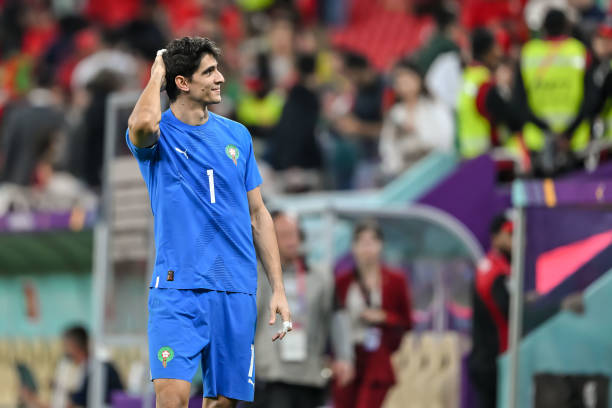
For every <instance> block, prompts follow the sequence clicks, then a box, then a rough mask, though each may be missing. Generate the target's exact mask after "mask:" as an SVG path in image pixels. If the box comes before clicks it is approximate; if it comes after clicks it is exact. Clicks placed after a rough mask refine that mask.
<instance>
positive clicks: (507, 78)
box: [457, 28, 521, 159]
mask: <svg viewBox="0 0 612 408" xmlns="http://www.w3.org/2000/svg"><path fill="white" fill-rule="evenodd" d="M471 50H472V62H471V64H470V65H468V66H467V67H466V68H465V70H464V71H463V84H462V88H461V92H460V94H459V102H458V105H457V121H458V143H459V151H460V152H461V155H462V156H463V157H465V158H468V159H469V158H474V157H477V156H480V155H481V154H483V153H485V152H487V151H489V150H490V149H491V148H492V146H504V145H505V146H509V145H510V144H511V143H512V141H513V139H512V138H511V136H510V132H512V131H516V130H519V129H520V126H521V121H520V115H519V114H517V113H516V112H517V107H516V106H514V105H513V104H512V102H511V100H510V99H511V95H510V93H511V89H512V83H511V81H512V75H511V74H510V75H508V74H506V75H504V72H503V70H504V69H506V70H507V69H508V68H507V67H505V66H504V65H502V64H501V62H502V61H501V58H502V50H501V48H500V46H499V45H498V44H497V42H496V41H495V37H494V36H493V34H492V33H491V32H490V31H489V30H487V29H486V28H477V29H476V30H474V31H473V32H472V37H471Z"/></svg>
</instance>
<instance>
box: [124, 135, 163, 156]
mask: <svg viewBox="0 0 612 408" xmlns="http://www.w3.org/2000/svg"><path fill="white" fill-rule="evenodd" d="M125 141H126V143H127V145H128V147H129V149H130V151H131V152H132V154H133V155H134V157H135V158H136V160H138V161H139V162H145V161H151V160H152V159H154V158H155V156H156V155H157V150H158V145H159V143H155V144H154V145H153V146H151V147H136V146H134V144H133V143H132V141H131V140H130V130H129V129H127V130H126V131H125Z"/></svg>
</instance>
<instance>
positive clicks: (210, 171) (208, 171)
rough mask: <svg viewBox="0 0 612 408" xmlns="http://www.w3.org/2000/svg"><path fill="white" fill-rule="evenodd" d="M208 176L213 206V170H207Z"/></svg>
mask: <svg viewBox="0 0 612 408" xmlns="http://www.w3.org/2000/svg"><path fill="white" fill-rule="evenodd" d="M206 174H208V189H209V190H210V202H211V203H212V204H214V203H215V179H214V175H213V170H212V169H208V170H206Z"/></svg>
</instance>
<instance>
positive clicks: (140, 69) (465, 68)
mask: <svg viewBox="0 0 612 408" xmlns="http://www.w3.org/2000/svg"><path fill="white" fill-rule="evenodd" d="M607 8H608V4H604V2H603V1H602V0H598V1H596V0H529V1H527V0H495V1H493V0H491V1H489V0H470V1H462V2H459V1H444V2H443V1H442V0H412V1H409V0H385V1H383V0H378V1H362V0H352V1H349V0H235V1H234V0H218V1H213V0H184V1H180V2H179V1H173V0H129V1H125V0H108V1H103V0H82V1H78V0H26V1H19V0H2V1H0V19H1V21H2V23H1V25H0V30H1V32H0V183H1V184H0V214H4V213H6V212H10V211H14V210H61V209H69V208H72V207H75V206H80V207H84V208H86V209H89V208H93V207H94V206H95V202H96V196H97V193H99V190H100V185H101V172H102V165H103V147H104V137H105V125H106V124H105V113H106V105H105V103H106V98H107V96H108V95H109V94H110V93H112V92H115V91H120V90H129V89H140V88H141V87H142V86H143V85H144V84H145V83H146V80H147V79H148V76H149V70H150V66H151V63H152V60H153V58H154V56H155V52H156V50H157V49H160V48H163V46H164V45H165V44H166V43H167V42H168V41H169V40H170V39H172V38H176V37H181V36H186V35H199V36H206V37H209V38H212V39H214V40H215V41H216V42H217V44H218V45H219V46H220V48H221V49H222V52H223V55H222V61H221V67H222V72H223V74H224V75H225V77H226V79H227V81H226V84H225V85H224V86H225V89H224V91H223V95H224V99H223V103H222V104H220V105H218V106H215V107H214V108H213V109H214V110H215V111H216V112H217V113H220V114H222V115H225V116H228V117H230V118H233V119H236V120H238V121H240V122H241V123H243V124H245V125H246V126H247V127H248V128H249V130H250V131H251V134H252V136H253V141H254V146H255V151H256V155H257V156H258V158H259V164H260V167H261V170H262V172H263V173H264V180H266V185H265V186H264V193H267V194H274V193H292V192H303V191H313V190H321V189H332V190H340V189H363V188H375V187H379V186H382V185H384V184H385V183H387V182H388V181H390V180H392V179H393V178H395V177H397V176H398V175H400V174H401V173H402V172H403V171H405V170H406V169H408V168H410V167H411V166H412V165H413V164H414V163H416V162H417V161H418V160H420V159H421V158H423V157H424V156H426V155H427V154H429V153H430V152H432V151H435V152H442V153H449V154H458V155H459V156H461V157H463V158H465V159H469V158H472V157H476V156H478V155H480V154H483V153H487V152H489V151H491V150H492V149H495V150H496V152H497V153H496V155H495V157H496V158H497V159H498V167H499V168H500V170H501V171H502V172H506V173H509V174H510V176H511V177H513V176H514V175H516V174H520V175H524V174H526V175H536V176H537V175H553V174H556V173H558V172H559V171H564V170H567V169H573V168H576V167H578V166H581V165H583V164H584V163H585V162H586V164H587V166H588V165H591V166H592V165H593V163H595V164H596V163H597V161H598V160H599V159H600V158H601V157H602V153H601V151H605V147H606V146H607V142H608V141H610V140H612V126H610V125H612V120H610V118H612V116H611V115H612V114H611V110H610V109H609V107H610V103H609V102H608V95H609V92H610V89H611V88H610V83H611V80H610V78H609V77H610V74H609V72H610V58H611V57H612V22H611V21H610V20H609V19H607V17H606V12H607ZM381 13H383V14H381ZM384 13H387V14H384ZM389 13H391V14H389ZM388 15H401V16H409V17H410V18H412V20H410V21H413V22H415V23H414V28H412V26H410V27H406V26H404V27H403V28H402V30H404V31H401V33H402V35H413V36H414V37H415V38H416V40H415V46H414V47H413V48H412V49H409V50H407V51H406V50H404V51H398V52H397V53H395V54H393V55H392V58H389V57H384V58H383V57H381V56H380V55H382V54H381V52H382V51H381V50H383V48H384V49H387V48H388V47H389V46H390V45H389V42H393V41H394V38H385V37H384V36H381V35H378V34H377V33H378V31H376V30H374V29H373V28H372V27H375V26H374V25H371V24H367V22H368V21H369V20H372V19H375V20H376V19H377V21H378V23H377V24H378V25H380V24H383V25H384V21H382V23H381V17H380V16H388ZM423 27H425V28H423ZM343 30H344V32H347V31H350V32H351V33H353V34H352V36H353V37H355V38H358V39H361V40H359V41H358V42H357V43H355V42H354V41H353V43H352V45H350V42H348V43H347V42H346V41H344V42H343V41H341V40H340V38H341V37H340V34H341V33H342V32H343ZM404 33H407V34H404ZM345 37H346V36H345ZM342 38H344V37H342ZM397 41H400V40H399V39H397ZM385 47H386V48H385ZM592 141H597V142H598V144H597V146H599V147H598V148H597V149H596V148H593V146H595V145H596V144H595V143H590V142H592ZM602 146H603V147H602Z"/></svg>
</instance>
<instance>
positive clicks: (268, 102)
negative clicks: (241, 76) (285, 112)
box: [236, 53, 284, 149]
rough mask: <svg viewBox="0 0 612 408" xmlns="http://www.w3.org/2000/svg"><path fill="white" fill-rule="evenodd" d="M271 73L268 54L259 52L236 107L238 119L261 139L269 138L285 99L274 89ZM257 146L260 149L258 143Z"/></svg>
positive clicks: (254, 136) (255, 136) (254, 135)
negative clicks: (243, 92) (245, 90)
mask: <svg viewBox="0 0 612 408" xmlns="http://www.w3.org/2000/svg"><path fill="white" fill-rule="evenodd" d="M271 75H272V74H271V72H270V58H269V56H268V54H265V53H259V54H257V56H256V57H255V67H254V72H253V74H252V75H251V76H250V77H248V78H247V89H248V90H247V92H245V94H244V95H242V97H241V98H240V100H239V102H238V106H237V107H236V116H237V118H238V120H239V121H240V122H241V123H243V124H244V125H245V126H246V127H247V128H248V129H249V132H250V133H251V134H252V135H253V138H257V139H259V140H260V141H261V140H265V139H267V138H268V136H269V132H270V130H271V129H272V127H273V126H274V125H276V123H277V122H278V120H279V118H280V115H281V112H282V109H283V103H284V99H283V97H282V96H281V95H280V94H279V93H278V92H277V91H276V90H275V89H274V86H273V83H272V76H271ZM254 142H256V141H255V140H254ZM255 148H256V149H258V145H257V144H256V145H255Z"/></svg>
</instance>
